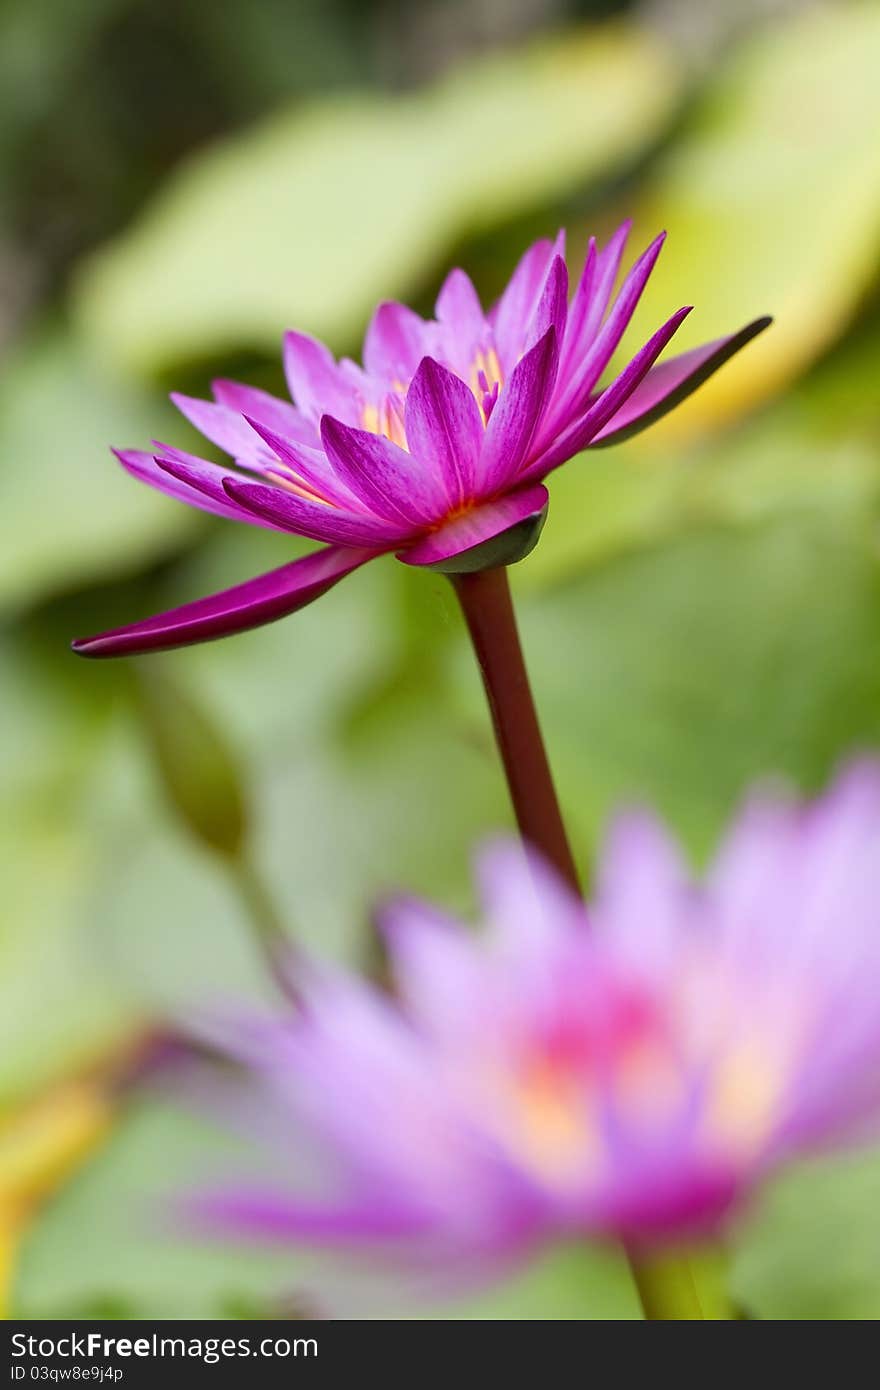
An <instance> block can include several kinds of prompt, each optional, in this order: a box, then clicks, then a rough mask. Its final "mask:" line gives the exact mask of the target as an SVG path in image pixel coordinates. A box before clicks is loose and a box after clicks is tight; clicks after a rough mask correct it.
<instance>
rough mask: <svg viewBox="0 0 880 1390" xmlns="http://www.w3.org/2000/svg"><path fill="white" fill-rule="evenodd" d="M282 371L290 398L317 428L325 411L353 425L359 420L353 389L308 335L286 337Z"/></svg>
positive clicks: (325, 351) (327, 353)
mask: <svg viewBox="0 0 880 1390" xmlns="http://www.w3.org/2000/svg"><path fill="white" fill-rule="evenodd" d="M284 371H285V374H286V376H287V384H288V387H289V388H290V394H291V396H293V399H294V400H295V401H296V403H297V405H298V406H299V408H300V410H301V411H302V412H303V414H304V415H307V416H308V417H309V419H310V420H313V421H314V422H315V424H316V425H317V422H318V421H319V420H320V418H321V416H322V415H323V414H324V412H325V411H327V410H329V411H332V413H333V414H334V415H338V416H339V418H340V419H341V420H348V421H351V422H352V423H353V422H354V421H355V420H356V419H357V418H358V410H359V407H358V401H357V397H356V394H355V389H354V386H353V385H352V383H351V382H350V381H349V379H348V377H347V376H346V373H345V371H344V369H343V368H342V367H341V366H340V365H339V364H338V363H337V362H336V360H335V359H334V357H333V354H332V352H331V351H330V349H329V348H327V347H325V346H324V344H323V343H319V342H318V340H317V338H310V337H309V336H308V334H307V333H295V332H293V331H291V332H289V333H285V335H284Z"/></svg>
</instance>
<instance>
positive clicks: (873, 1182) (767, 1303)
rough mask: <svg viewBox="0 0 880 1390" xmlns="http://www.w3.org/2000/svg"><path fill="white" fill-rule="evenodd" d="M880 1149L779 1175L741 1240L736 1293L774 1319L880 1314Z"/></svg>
mask: <svg viewBox="0 0 880 1390" xmlns="http://www.w3.org/2000/svg"><path fill="white" fill-rule="evenodd" d="M878 1214H880V1152H878V1151H877V1149H873V1150H867V1151H866V1152H862V1153H856V1154H853V1155H846V1156H844V1157H834V1158H825V1159H822V1160H821V1161H820V1160H816V1161H814V1162H812V1163H806V1164H803V1165H801V1166H800V1167H799V1168H796V1169H794V1170H792V1171H791V1172H790V1173H788V1174H786V1175H785V1176H783V1177H781V1178H779V1179H778V1180H777V1181H776V1182H774V1184H773V1185H772V1186H771V1188H770V1190H769V1192H768V1193H767V1195H766V1197H765V1199H764V1200H763V1201H762V1202H760V1203H759V1205H758V1207H757V1209H756V1211H755V1212H754V1214H753V1218H752V1220H751V1221H750V1222H749V1225H748V1228H747V1229H746V1230H745V1231H743V1232H742V1234H741V1236H740V1238H739V1240H738V1241H737V1244H736V1250H735V1259H734V1262H733V1268H732V1272H731V1287H732V1291H733V1294H734V1297H735V1298H737V1299H738V1300H739V1302H740V1303H741V1304H742V1306H743V1307H744V1308H745V1309H746V1310H747V1311H748V1312H751V1313H752V1314H753V1315H754V1316H755V1317H758V1318H765V1319H771V1320H773V1321H774V1322H792V1321H808V1322H828V1321H846V1322H853V1321H869V1322H876V1321H877V1320H878V1318H880V1273H878V1271H880V1215H878Z"/></svg>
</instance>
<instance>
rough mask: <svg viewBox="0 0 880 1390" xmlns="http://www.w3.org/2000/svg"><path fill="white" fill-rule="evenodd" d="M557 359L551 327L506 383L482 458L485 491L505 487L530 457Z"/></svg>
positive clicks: (485, 442)
mask: <svg viewBox="0 0 880 1390" xmlns="http://www.w3.org/2000/svg"><path fill="white" fill-rule="evenodd" d="M558 360H559V355H558V352H557V346H556V330H555V329H554V328H552V327H551V328H548V329H547V332H546V333H545V334H544V336H543V338H542V339H541V340H540V342H538V343H536V344H535V346H534V347H533V348H531V349H530V350H529V352H527V353H526V355H525V357H523V358H522V359H521V360H520V361H519V362H518V363H517V365H516V367H515V368H514V370H513V374H512V375H511V377H510V380H509V381H507V382H505V384H504V387H503V389H502V391H501V394H500V396H499V397H498V403H497V404H496V406H495V409H494V410H493V411H492V415H491V417H490V419H489V424H488V426H487V428H486V437H485V439H484V441H483V451H482V455H481V457H480V483H481V487H482V488H483V489H484V490H485V491H486V492H490V493H491V492H492V491H493V490H494V489H496V488H500V487H503V486H504V484H505V483H506V482H508V481H509V480H510V479H511V478H513V477H514V476H515V474H516V473H517V472H518V470H519V468H520V466H521V464H522V463H523V460H524V459H525V458H526V457H527V455H528V451H529V446H530V445H531V442H532V439H533V437H534V434H535V431H536V428H537V426H538V422H539V420H540V418H541V414H542V412H543V410H544V408H545V406H546V404H547V401H548V400H549V398H550V393H551V391H552V389H553V383H554V381H555V379H556V368H557V363H558Z"/></svg>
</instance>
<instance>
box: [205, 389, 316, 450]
mask: <svg viewBox="0 0 880 1390" xmlns="http://www.w3.org/2000/svg"><path fill="white" fill-rule="evenodd" d="M211 389H212V390H213V392H214V399H215V400H216V401H217V402H218V404H220V405H225V406H229V408H230V409H231V410H237V411H238V413H239V415H248V416H250V418H251V419H252V420H259V421H260V423H261V424H263V425H268V427H269V429H270V430H275V432H276V433H277V434H283V435H284V436H285V438H286V439H296V440H298V441H299V443H300V444H310V445H311V446H312V448H316V447H317V445H318V443H319V440H318V431H317V429H316V428H315V425H314V424H313V423H312V421H311V420H307V419H306V417H305V416H304V415H303V413H302V411H300V410H297V408H296V406H295V405H293V404H292V403H291V402H290V401H282V400H279V399H278V397H277V396H272V395H270V393H269V392H268V391H261V390H260V389H259V387H257V386H244V385H242V383H241V382H239V381H226V380H224V379H223V378H221V379H219V380H217V381H212V382H211Z"/></svg>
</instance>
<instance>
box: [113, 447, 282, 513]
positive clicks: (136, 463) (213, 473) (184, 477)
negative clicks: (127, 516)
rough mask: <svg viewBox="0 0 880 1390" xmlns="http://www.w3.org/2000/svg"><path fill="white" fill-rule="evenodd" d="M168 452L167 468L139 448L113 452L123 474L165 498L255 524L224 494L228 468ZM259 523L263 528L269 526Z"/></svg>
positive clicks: (177, 451)
mask: <svg viewBox="0 0 880 1390" xmlns="http://www.w3.org/2000/svg"><path fill="white" fill-rule="evenodd" d="M168 452H169V454H171V455H173V456H174V459H175V462H174V467H173V468H172V467H171V466H168V465H166V462H165V460H164V459H162V460H160V459H157V458H155V457H154V455H153V454H147V453H144V451H143V450H142V449H114V450H113V453H114V454H115V455H116V457H117V458H118V459H119V462H120V463H121V464H122V466H123V468H124V469H125V471H126V472H127V473H130V474H131V476H132V477H133V478H137V480H138V482H141V483H148V484H149V486H150V487H154V488H156V490H157V491H158V492H164V493H165V495H166V496H167V497H173V498H175V500H176V501H178V502H186V504H187V505H188V506H190V507H198V509H199V511H202V512H210V513H211V514H212V515H213V516H222V517H225V518H226V519H227V520H228V521H246V522H248V523H249V524H251V525H253V524H254V518H253V517H252V516H250V515H249V514H248V513H247V512H244V511H242V509H241V507H237V506H236V505H235V503H234V502H232V501H230V499H229V498H228V497H227V496H226V493H225V492H224V491H223V481H222V480H223V479H224V478H225V477H227V476H228V475H229V469H228V468H220V467H218V465H217V464H216V463H208V462H207V461H206V460H205V459H198V458H196V457H195V456H194V455H192V454H183V453H182V452H181V451H180V450H177V449H172V450H168ZM178 459H179V460H180V462H179V464H178V462H177V460H178ZM260 524H261V525H264V526H266V525H268V524H269V523H268V522H261V523H260Z"/></svg>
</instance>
